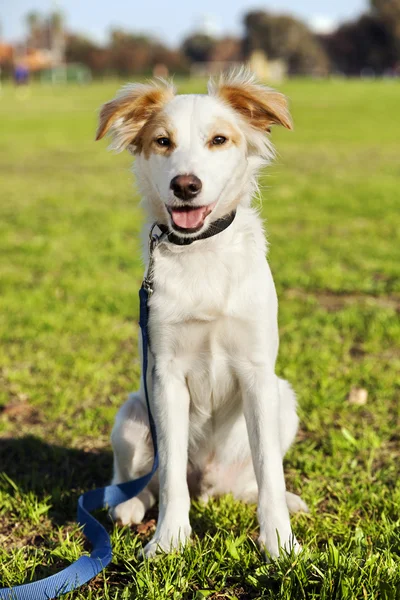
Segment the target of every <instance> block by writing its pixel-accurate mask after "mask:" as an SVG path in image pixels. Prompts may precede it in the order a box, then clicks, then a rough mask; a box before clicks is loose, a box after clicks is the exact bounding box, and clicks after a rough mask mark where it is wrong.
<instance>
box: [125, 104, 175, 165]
mask: <svg viewBox="0 0 400 600" xmlns="http://www.w3.org/2000/svg"><path fill="white" fill-rule="evenodd" d="M158 137H167V138H168V139H169V140H170V146H160V145H159V144H157V141H156V140H157V138H158ZM133 143H134V145H135V152H136V153H138V154H140V153H141V152H143V154H144V155H145V157H146V158H149V156H150V154H152V153H154V154H162V155H164V156H169V155H170V154H171V153H172V152H173V151H174V150H175V148H176V132H175V130H174V128H173V127H172V125H171V123H170V121H169V119H168V117H167V115H166V114H164V113H163V112H156V113H154V114H153V115H152V116H151V117H150V119H149V120H148V121H146V123H145V124H144V126H143V127H142V129H141V130H140V131H139V133H138V135H137V136H136V138H135V139H134V142H133Z"/></svg>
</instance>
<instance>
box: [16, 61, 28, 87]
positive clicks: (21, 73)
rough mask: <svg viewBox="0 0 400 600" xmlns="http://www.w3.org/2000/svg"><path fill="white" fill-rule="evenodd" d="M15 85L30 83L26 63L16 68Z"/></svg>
mask: <svg viewBox="0 0 400 600" xmlns="http://www.w3.org/2000/svg"><path fill="white" fill-rule="evenodd" d="M14 81H15V85H17V86H20V85H27V84H28V83H29V69H28V67H26V66H25V65H22V64H19V65H16V66H15V68H14Z"/></svg>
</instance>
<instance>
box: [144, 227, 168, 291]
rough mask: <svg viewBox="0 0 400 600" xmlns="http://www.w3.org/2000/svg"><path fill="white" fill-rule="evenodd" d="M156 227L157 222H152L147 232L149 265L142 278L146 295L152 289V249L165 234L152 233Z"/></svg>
mask: <svg viewBox="0 0 400 600" xmlns="http://www.w3.org/2000/svg"><path fill="white" fill-rule="evenodd" d="M156 227H157V223H153V225H152V226H151V229H150V233H149V265H148V267H147V273H146V276H145V278H144V279H143V287H144V289H145V290H146V292H147V295H148V296H149V297H150V296H151V295H152V293H153V292H154V290H153V274H154V273H153V271H154V256H153V255H154V250H155V249H156V247H157V246H158V244H159V243H160V241H161V240H162V238H163V237H164V236H165V233H161V235H157V234H156V233H154V229H155V228H156Z"/></svg>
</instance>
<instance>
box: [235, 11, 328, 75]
mask: <svg viewBox="0 0 400 600" xmlns="http://www.w3.org/2000/svg"><path fill="white" fill-rule="evenodd" d="M244 25H245V28H246V35H245V40H244V48H245V53H246V54H247V55H248V56H249V55H250V54H251V53H252V52H253V51H254V50H263V51H264V52H265V54H266V55H267V57H268V59H272V60H273V59H283V60H284V61H285V62H286V63H287V66H288V70H289V73H291V74H295V75H297V74H300V75H304V74H310V73H326V72H327V71H328V68H329V61H328V58H327V56H326V53H325V51H324V49H323V48H322V46H321V44H320V43H319V41H318V39H317V38H316V36H314V35H313V33H312V32H311V31H310V30H309V29H308V27H307V26H306V25H305V24H304V23H302V22H301V21H299V20H297V19H295V18H293V17H291V16H288V15H273V14H271V13H267V12H264V11H255V12H250V13H248V14H247V15H246V16H245V18H244Z"/></svg>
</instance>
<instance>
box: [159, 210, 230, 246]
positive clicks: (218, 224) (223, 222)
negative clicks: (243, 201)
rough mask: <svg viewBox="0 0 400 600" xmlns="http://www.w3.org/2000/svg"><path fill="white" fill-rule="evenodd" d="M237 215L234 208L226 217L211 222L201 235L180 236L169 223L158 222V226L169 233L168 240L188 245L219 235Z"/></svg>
mask: <svg viewBox="0 0 400 600" xmlns="http://www.w3.org/2000/svg"><path fill="white" fill-rule="evenodd" d="M235 216H236V210H233V211H232V212H231V213H229V214H228V215H225V216H224V217H221V218H220V219H217V220H216V221H214V223H211V225H210V226H209V228H208V229H206V231H203V233H200V234H199V235H197V236H195V237H190V238H187V237H180V236H179V235H176V234H175V233H174V232H173V231H171V230H170V229H169V228H168V227H167V225H163V224H158V228H159V229H160V230H161V231H162V232H163V233H166V234H167V237H168V241H169V242H171V243H172V244H176V245H177V246H188V245H189V244H192V243H193V242H197V241H198V240H205V239H207V238H209V237H212V236H213V235H217V233H221V231H224V229H226V228H227V227H229V225H230V224H231V223H232V221H233V219H234V218H235Z"/></svg>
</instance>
